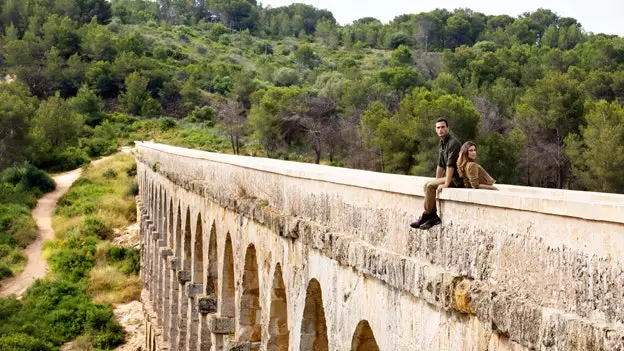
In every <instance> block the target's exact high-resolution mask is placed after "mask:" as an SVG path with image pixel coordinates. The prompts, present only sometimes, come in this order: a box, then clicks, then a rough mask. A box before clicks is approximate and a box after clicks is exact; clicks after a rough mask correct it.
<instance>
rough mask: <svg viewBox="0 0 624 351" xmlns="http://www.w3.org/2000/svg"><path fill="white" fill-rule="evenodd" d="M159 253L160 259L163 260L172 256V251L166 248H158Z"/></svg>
mask: <svg viewBox="0 0 624 351" xmlns="http://www.w3.org/2000/svg"><path fill="white" fill-rule="evenodd" d="M159 251H160V252H159V254H160V257H161V258H163V259H167V258H168V257H171V256H173V250H171V249H170V248H168V247H160V248H159Z"/></svg>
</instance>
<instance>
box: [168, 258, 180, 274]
mask: <svg viewBox="0 0 624 351" xmlns="http://www.w3.org/2000/svg"><path fill="white" fill-rule="evenodd" d="M168 260H169V268H171V269H172V270H176V271H177V270H178V269H180V268H182V259H181V258H180V257H177V256H169V258H168Z"/></svg>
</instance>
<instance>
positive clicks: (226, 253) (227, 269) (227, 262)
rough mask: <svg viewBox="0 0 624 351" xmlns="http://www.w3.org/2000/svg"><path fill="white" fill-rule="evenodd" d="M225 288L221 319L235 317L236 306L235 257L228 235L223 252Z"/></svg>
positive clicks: (222, 297) (222, 298) (228, 235)
mask: <svg viewBox="0 0 624 351" xmlns="http://www.w3.org/2000/svg"><path fill="white" fill-rule="evenodd" d="M221 280H222V281H223V286H222V287H221V310H220V312H221V317H229V318H234V317H235V313H236V312H235V306H234V291H235V290H234V255H233V253H232V239H230V234H229V233H228V234H227V237H226V239H225V248H224V250H223V275H222V279H221Z"/></svg>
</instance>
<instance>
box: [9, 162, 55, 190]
mask: <svg viewBox="0 0 624 351" xmlns="http://www.w3.org/2000/svg"><path fill="white" fill-rule="evenodd" d="M0 183H9V184H11V185H14V186H19V185H21V186H22V188H23V189H24V190H36V191H37V192H38V193H47V192H49V191H52V190H54V189H55V188H56V183H55V182H54V180H53V179H52V177H50V176H49V175H48V174H47V173H46V172H44V171H42V170H40V169H39V168H37V167H35V166H33V165H32V164H30V163H25V164H24V165H22V166H14V167H9V168H7V169H5V170H4V171H2V172H1V173H0Z"/></svg>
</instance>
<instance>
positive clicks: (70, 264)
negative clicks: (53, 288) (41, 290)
mask: <svg viewBox="0 0 624 351" xmlns="http://www.w3.org/2000/svg"><path fill="white" fill-rule="evenodd" d="M94 266H95V259H94V258H93V255H90V254H89V253H87V252H84V251H82V250H75V249H61V250H58V251H56V252H54V254H52V255H51V256H50V267H51V269H52V271H53V272H54V273H56V274H58V275H59V276H60V277H61V278H62V279H66V280H68V281H70V282H78V281H80V280H82V279H83V278H85V277H87V276H88V275H89V271H90V270H91V268H93V267H94Z"/></svg>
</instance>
